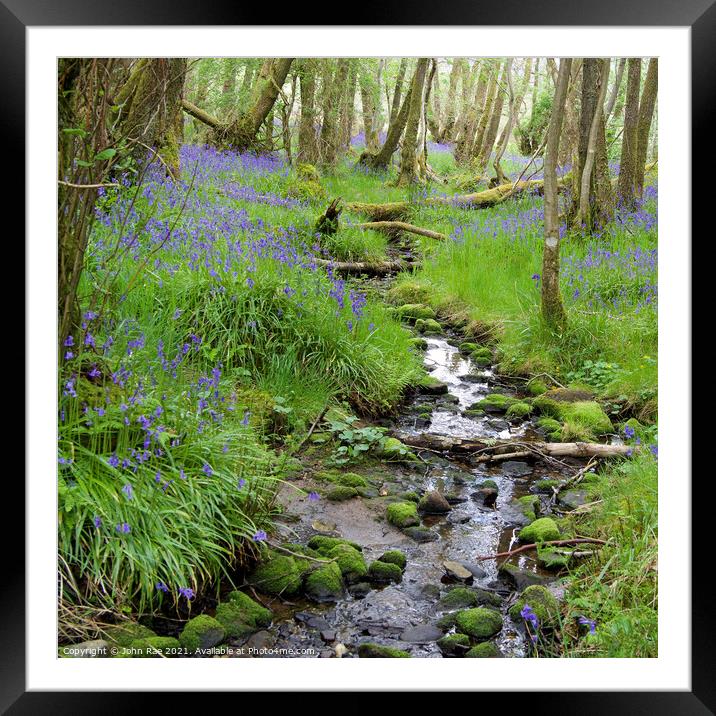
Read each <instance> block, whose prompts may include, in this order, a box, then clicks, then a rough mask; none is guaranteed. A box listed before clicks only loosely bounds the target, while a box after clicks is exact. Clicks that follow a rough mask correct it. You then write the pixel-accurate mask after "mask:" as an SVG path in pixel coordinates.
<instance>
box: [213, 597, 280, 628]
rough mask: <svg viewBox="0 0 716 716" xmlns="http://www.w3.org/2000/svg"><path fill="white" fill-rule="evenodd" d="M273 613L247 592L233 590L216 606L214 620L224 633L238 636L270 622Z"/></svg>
mask: <svg viewBox="0 0 716 716" xmlns="http://www.w3.org/2000/svg"><path fill="white" fill-rule="evenodd" d="M272 619H273V615H272V613H271V610H270V609H266V607H262V606H261V605H260V604H259V603H258V602H255V601H254V600H253V599H251V597H250V596H249V595H248V594H244V592H238V591H234V592H231V593H230V594H229V597H228V601H226V602H222V603H221V604H219V606H218V607H217V608H216V620H217V621H218V622H219V623H220V624H221V625H222V626H223V627H224V629H225V630H226V635H227V636H231V637H239V636H243V635H244V634H248V633H251V632H254V631H257V630H258V629H261V628H263V627H267V626H269V625H270V624H271V621H272Z"/></svg>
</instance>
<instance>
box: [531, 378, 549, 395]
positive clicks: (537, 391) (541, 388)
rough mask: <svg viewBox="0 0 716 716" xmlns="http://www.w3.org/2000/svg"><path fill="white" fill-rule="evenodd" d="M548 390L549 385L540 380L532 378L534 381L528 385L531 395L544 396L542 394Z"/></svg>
mask: <svg viewBox="0 0 716 716" xmlns="http://www.w3.org/2000/svg"><path fill="white" fill-rule="evenodd" d="M548 390H549V386H548V385H547V383H545V382H544V381H543V380H540V379H539V378H532V380H530V381H528V383H527V392H528V393H529V394H530V395H542V393H546V392H547V391H548Z"/></svg>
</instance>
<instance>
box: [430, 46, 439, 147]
mask: <svg viewBox="0 0 716 716" xmlns="http://www.w3.org/2000/svg"><path fill="white" fill-rule="evenodd" d="M433 66H434V67H435V74H434V75H433V92H432V97H433V101H432V102H431V104H430V107H429V112H428V122H429V127H430V134H432V137H433V139H434V140H435V141H436V142H439V141H440V118H441V111H440V67H439V66H438V58H437V57H433Z"/></svg>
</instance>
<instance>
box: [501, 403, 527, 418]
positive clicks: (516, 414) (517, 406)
mask: <svg viewBox="0 0 716 716" xmlns="http://www.w3.org/2000/svg"><path fill="white" fill-rule="evenodd" d="M531 412H532V406H531V405H529V403H513V404H512V405H510V407H509V408H507V413H506V415H507V417H510V418H524V417H526V416H528V415H529V414H530V413H531Z"/></svg>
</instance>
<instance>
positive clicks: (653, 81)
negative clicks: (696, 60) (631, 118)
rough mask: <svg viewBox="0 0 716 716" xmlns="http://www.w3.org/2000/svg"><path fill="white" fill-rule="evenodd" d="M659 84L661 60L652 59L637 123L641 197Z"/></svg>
mask: <svg viewBox="0 0 716 716" xmlns="http://www.w3.org/2000/svg"><path fill="white" fill-rule="evenodd" d="M658 84H659V60H658V59H657V58H656V57H652V58H651V59H650V60H649V67H648V68H647V70H646V79H645V80H644V89H643V90H642V93H641V100H640V101H639V120H638V123H637V156H636V192H637V196H639V197H641V195H642V193H643V191H644V166H645V164H646V155H647V149H648V147H649V131H650V130H651V121H652V118H653V116H654V107H655V106H656V93H657V89H658Z"/></svg>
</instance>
